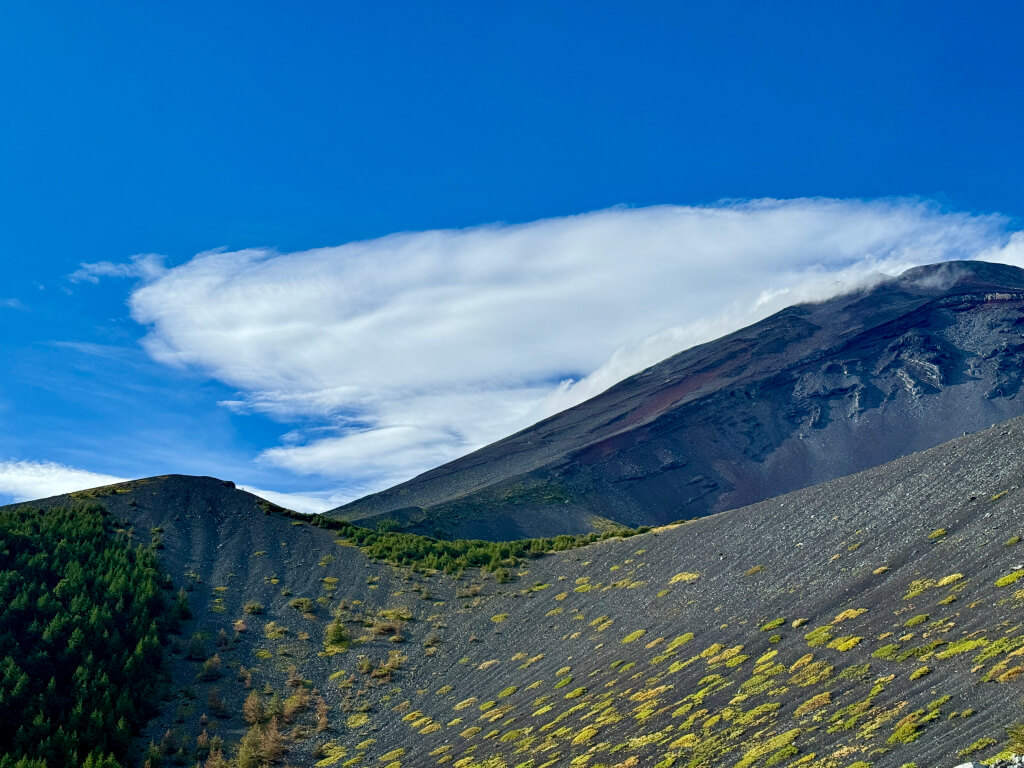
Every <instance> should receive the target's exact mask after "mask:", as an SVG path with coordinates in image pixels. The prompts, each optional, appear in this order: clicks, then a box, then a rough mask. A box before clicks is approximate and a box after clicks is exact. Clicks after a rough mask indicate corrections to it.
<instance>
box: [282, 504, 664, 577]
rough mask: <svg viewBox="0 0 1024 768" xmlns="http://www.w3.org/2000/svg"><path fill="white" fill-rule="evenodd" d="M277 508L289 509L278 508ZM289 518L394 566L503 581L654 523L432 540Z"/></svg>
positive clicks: (387, 527)
mask: <svg viewBox="0 0 1024 768" xmlns="http://www.w3.org/2000/svg"><path fill="white" fill-rule="evenodd" d="M277 509H278V511H282V512H285V510H281V509H280V508H277ZM286 514H288V515H289V516H290V517H294V518H297V519H301V520H306V521H307V522H310V523H312V524H313V525H317V526H320V527H321V528H327V529H329V530H333V531H337V532H338V534H339V536H341V537H342V538H344V539H346V540H347V541H349V542H351V543H352V544H354V545H355V546H357V547H359V548H360V549H361V550H362V551H363V552H365V553H366V555H367V556H369V557H372V558H374V559H375V560H382V561H384V562H387V563H391V564H392V565H402V566H408V567H411V568H415V569H417V570H435V571H444V572H445V573H461V572H462V571H464V570H466V569H467V568H481V569H483V570H485V571H491V572H494V573H495V574H496V575H497V576H498V577H499V580H501V577H502V576H503V575H505V574H506V573H507V571H506V569H508V568H512V567H515V566H516V565H518V564H519V563H520V562H522V561H523V560H525V559H526V558H530V557H537V556H539V555H543V554H547V553H549V552H560V551H562V550H566V549H575V548H576V547H582V546H585V545H587V544H593V543H594V542H595V541H602V540H604V539H610V538H620V539H621V538H627V537H629V536H635V535H636V534H638V533H646V532H647V531H649V530H651V529H650V528H649V527H646V526H642V527H640V528H627V527H625V526H621V527H615V528H611V529H609V530H607V531H603V532H601V533H586V534H578V535H568V534H566V535H561V536H552V537H547V538H537V539H515V540H513V541H481V540H478V539H455V540H454V541H448V540H445V539H432V538H430V537H428V536H420V535H417V534H414V533H402V532H401V531H398V530H395V525H396V524H395V523H394V521H391V520H382V521H381V523H380V524H379V525H378V526H377V528H376V529H370V528H361V527H360V526H358V525H353V524H352V523H350V522H348V521H346V520H336V519H332V518H328V517H324V516H323V515H303V514H301V513H298V512H286Z"/></svg>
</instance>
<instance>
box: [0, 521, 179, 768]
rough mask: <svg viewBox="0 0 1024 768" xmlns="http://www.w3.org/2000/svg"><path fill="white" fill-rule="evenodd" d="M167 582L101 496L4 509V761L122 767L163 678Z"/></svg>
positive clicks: (14, 765)
mask: <svg viewBox="0 0 1024 768" xmlns="http://www.w3.org/2000/svg"><path fill="white" fill-rule="evenodd" d="M167 586H169V582H168V581H167V580H166V579H165V578H164V577H163V576H161V574H160V573H159V572H158V570H157V562H156V556H155V554H154V552H153V549H152V548H151V546H150V545H149V544H148V543H147V544H146V545H141V544H137V543H135V542H134V541H133V540H132V537H131V536H130V535H129V534H128V533H127V532H125V531H115V530H114V529H113V528H112V526H111V524H110V522H109V520H108V519H107V518H106V516H105V514H104V512H103V510H102V509H101V508H100V507H98V506H88V507H86V506H79V507H76V508H70V509H51V510H47V511H45V512H42V511H40V510H38V509H33V508H30V507H20V508H16V509H8V510H3V511H0V768H44V766H58V765H64V766H79V765H81V766H86V767H87V768H119V766H121V765H122V764H123V763H124V762H125V758H126V756H127V753H128V749H129V746H130V741H131V738H132V736H133V734H134V733H135V732H136V731H137V729H138V727H139V726H140V725H141V724H142V723H144V722H145V720H146V719H147V718H148V717H149V716H150V715H151V714H152V709H151V707H152V705H153V703H154V702H156V701H157V700H158V699H159V698H160V688H161V686H162V684H163V679H164V675H163V674H162V661H161V658H162V650H161V636H162V634H163V633H164V632H165V631H166V630H168V629H170V627H169V624H172V623H175V622H176V621H177V620H178V618H179V613H178V612H177V611H175V610H172V611H170V612H168V611H166V610H165V607H166V605H167V601H166V600H165V597H164V590H165V588H166V587H167Z"/></svg>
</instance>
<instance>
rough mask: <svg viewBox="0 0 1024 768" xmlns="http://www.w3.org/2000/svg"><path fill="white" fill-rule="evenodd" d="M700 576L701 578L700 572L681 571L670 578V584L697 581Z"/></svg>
mask: <svg viewBox="0 0 1024 768" xmlns="http://www.w3.org/2000/svg"><path fill="white" fill-rule="evenodd" d="M699 578H700V574H699V573H694V572H692V571H682V572H681V573H677V574H676V575H675V576H673V577H672V578H671V579H669V580H668V583H669V585H670V586H671V585H672V584H680V583H683V584H685V583H688V582H691V581H696V580H697V579H699Z"/></svg>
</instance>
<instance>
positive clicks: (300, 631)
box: [96, 420, 1024, 768]
mask: <svg viewBox="0 0 1024 768" xmlns="http://www.w3.org/2000/svg"><path fill="white" fill-rule="evenodd" d="M1022 477H1024V420H1015V421H1011V422H1009V423H1007V424H1005V425H1002V426H999V427H995V428H992V429H988V430H985V431H983V432H980V433H978V434H974V435H970V436H967V437H963V438H960V439H957V440H955V441H952V442H950V443H947V444H944V445H941V446H939V447H937V448H935V449H932V450H930V451H927V452H923V453H919V454H914V455H911V456H908V457H906V458H903V459H900V460H898V461H896V462H893V463H890V464H886V465H883V466H880V467H877V468H874V469H871V470H868V471H866V472H863V473H860V474H857V475H853V476H850V477H845V478H842V479H839V480H835V481H832V482H829V483H826V484H823V485H820V486H816V487H812V488H807V489H804V490H801V491H797V492H795V493H792V494H789V495H787V496H783V497H780V498H776V499H772V500H769V501H765V502H762V503H760V504H756V505H753V506H749V507H745V508H742V509H738V510H734V511H731V512H726V513H722V514H718V515H714V516H710V517H706V518H702V519H699V520H696V521H693V522H691V523H686V524H680V525H673V526H669V527H666V528H661V529H658V530H655V531H652V532H650V533H648V534H644V535H641V536H635V537H632V538H629V539H624V540H614V539H612V540H608V541H604V542H600V543H597V544H593V545H590V546H588V547H584V548H581V549H575V550H571V551H568V552H563V553H558V554H554V555H547V556H543V557H539V558H537V559H532V560H527V561H525V562H523V563H521V564H520V566H519V569H518V573H517V575H516V576H515V577H514V578H513V579H512V580H511V581H509V582H508V583H504V584H503V583H498V582H497V581H495V580H494V579H493V578H490V577H486V578H484V577H482V575H481V574H479V573H475V572H473V571H469V572H467V573H466V574H464V575H463V576H462V578H461V579H459V580H456V579H453V578H451V577H448V576H444V575H440V574H435V575H430V576H428V575H425V574H421V573H415V572H413V571H411V570H409V569H396V568H393V567H391V566H388V565H386V564H382V563H375V562H370V561H368V560H367V559H366V558H365V556H364V555H363V553H362V552H361V551H359V550H358V549H356V548H354V547H352V546H345V545H344V544H345V542H344V541H342V542H338V541H336V540H335V535H334V534H333V533H332V532H331V531H328V530H324V529H322V528H319V527H315V526H313V525H310V524H308V523H302V522H301V521H299V520H292V519H290V518H288V517H287V516H284V515H281V514H278V513H277V512H275V511H274V510H273V509H272V508H270V507H269V505H266V503H265V502H263V503H262V505H261V503H260V502H259V500H256V499H255V498H254V497H251V496H249V495H248V494H243V493H242V492H239V491H235V490H232V489H231V488H228V487H225V486H224V485H223V484H221V483H219V482H218V481H214V480H212V479H192V478H162V479H154V480H151V481H148V482H146V483H142V484H137V485H132V486H129V487H123V488H117V489H106V490H101V491H100V492H98V493H96V497H97V499H98V500H99V501H101V502H103V503H105V504H107V506H108V508H109V509H110V510H111V512H112V514H114V515H115V516H123V517H124V518H125V519H126V520H128V519H130V520H131V521H132V522H133V523H134V525H135V530H136V531H143V530H146V529H148V528H162V529H163V531H162V532H159V531H158V532H157V535H160V536H161V537H162V540H163V543H164V549H162V550H161V557H162V559H163V561H164V566H165V568H166V569H167V570H168V571H169V572H170V573H171V574H172V576H173V577H174V579H175V580H176V581H181V582H184V583H189V584H191V585H192V590H191V592H190V604H191V605H192V608H193V611H194V613H195V614H196V619H195V623H194V626H193V627H192V628H190V629H189V630H187V631H186V636H183V637H182V639H181V641H180V643H179V648H178V651H179V653H178V654H177V655H176V656H175V658H176V659H177V661H176V662H175V664H174V675H175V680H176V684H175V689H174V695H175V698H174V700H172V701H170V702H168V704H167V706H166V708H165V713H164V715H163V716H162V718H161V719H158V721H156V722H155V723H154V725H153V727H152V729H151V732H152V734H153V735H154V737H155V738H157V739H160V738H161V734H165V735H164V736H163V745H164V751H165V752H166V753H168V754H169V755H173V754H175V752H176V750H178V749H180V750H181V753H180V758H181V759H182V760H191V759H193V757H194V756H195V755H196V754H198V755H199V756H203V755H204V754H205V753H204V750H208V749H209V743H210V740H209V738H207V737H209V736H210V735H217V736H219V737H221V738H224V739H225V740H226V741H227V742H228V743H230V742H231V741H232V740H235V739H238V738H240V737H241V735H242V734H243V733H244V732H245V729H246V728H247V724H246V723H245V722H244V714H246V713H247V714H250V715H252V717H251V718H250V719H252V720H253V721H254V722H256V725H255V726H254V727H253V728H252V729H251V733H255V734H257V735H258V736H261V738H263V741H264V742H266V743H271V742H275V734H278V735H280V736H281V739H280V741H279V745H280V746H282V747H287V749H288V750H289V751H288V755H287V760H288V761H289V763H290V764H292V765H311V764H314V763H315V764H316V765H322V766H328V765H339V766H342V765H360V766H371V765H373V766H387V767H388V768H411V767H412V766H416V768H421V767H422V766H431V765H451V766H458V768H470V767H472V768H541V766H544V767H545V768H555V767H556V766H559V767H560V766H570V765H571V766H587V767H588V768H602V767H611V766H618V767H619V768H630V767H631V766H655V765H657V766H661V767H662V768H667V767H668V766H691V767H693V768H696V767H697V766H736V767H737V768H744V767H748V766H761V765H779V766H797V765H800V766H816V767H817V768H828V767H830V766H832V767H834V768H848V767H849V766H858V768H864V766H865V765H868V766H875V767H877V768H898V767H899V766H903V765H905V764H908V763H913V764H916V765H917V766H920V768H928V767H930V766H936V767H939V766H952V765H955V764H957V763H959V762H962V759H961V757H960V755H961V754H964V755H968V756H971V757H974V758H975V759H979V758H983V757H988V756H991V755H993V754H995V753H997V752H999V751H1000V750H1002V749H1004V748H1005V746H1006V744H1007V741H1006V739H1007V735H1006V727H1007V726H1009V725H1011V724H1014V723H1019V722H1021V721H1022V720H1024V709H1022V708H1021V704H1020V702H1021V698H1022V694H1024V689H1022V684H1024V624H1022V620H1021V618H1020V616H1021V611H1020V609H1021V605H1022V603H1024V550H1022V549H1021V545H1020V544H1019V543H1018V542H1019V537H1020V535H1021V534H1022V533H1024V530H1022V529H1024V522H1022V519H1024V518H1022V515H1021V513H1022V511H1024V492H1022V490H1021V488H1020V485H1021V478H1022ZM115 491H121V492H115ZM339 543H340V544H341V546H339ZM1018 579H1020V580H1019V581H1018ZM296 598H307V599H308V602H307V603H300V604H299V606H298V607H297V608H296V607H292V604H291V601H292V600H295V599H296ZM253 602H258V603H260V604H261V608H260V610H261V612H260V613H253V612H247V610H246V605H247V604H248V603H253ZM239 622H241V623H239ZM332 627H333V628H337V627H340V628H341V629H340V631H336V629H334V630H332ZM221 630H223V633H222V634H220V640H219V643H218V639H217V638H218V634H219V633H221ZM191 631H198V632H200V633H201V634H200V636H199V639H198V640H192V641H189V640H187V639H186V638H187V633H188V632H191ZM332 632H333V640H334V641H335V642H334V643H333V644H331V643H330V642H329V643H328V645H325V639H327V638H329V636H331V635H332ZM203 638H206V639H205V640H204V639H203ZM204 643H205V645H206V647H205V648H199V649H193V648H192V647H191V646H192V645H193V644H198V645H202V644H204ZM192 650H196V653H193V654H191V655H192V656H194V657H195V660H192V661H190V660H188V659H187V656H188V655H189V653H190V651H192ZM214 652H216V653H217V657H218V663H216V664H214V663H212V662H211V661H210V660H209V658H206V660H204V658H203V657H204V656H205V657H209V655H210V654H213V653H214ZM211 691H213V695H211ZM253 691H256V692H258V696H257V697H256V698H259V699H260V702H259V704H260V708H256V707H255V705H253V706H250V707H247V708H245V709H244V711H243V707H242V701H243V699H244V698H245V697H246V696H250V695H251V694H252V692H253ZM275 694H276V695H277V697H278V698H277V703H276V704H275V703H273V702H274V695H275ZM214 710H216V711H214ZM218 714H219V715H220V716H219V717H218V716H217V715H218ZM204 728H205V733H206V737H202V736H201V737H200V739H199V743H198V744H197V741H196V737H197V735H199V734H201V733H202V732H203V729H204ZM248 738H249V742H251V743H252V744H256V743H257V741H258V740H257V739H256V738H255V737H248ZM261 743H262V742H261ZM257 746H258V745H257ZM197 750H198V753H197ZM158 751H159V750H158ZM228 753H229V754H230V750H228ZM246 754H248V753H246ZM243 757H244V754H243ZM240 764H243V765H244V764H248V765H256V764H258V759H257V761H256V762H252V763H240Z"/></svg>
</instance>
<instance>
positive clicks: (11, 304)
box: [0, 299, 28, 312]
mask: <svg viewBox="0 0 1024 768" xmlns="http://www.w3.org/2000/svg"><path fill="white" fill-rule="evenodd" d="M0 307H2V308H3V309H17V310H19V311H21V312H25V311H27V310H28V307H26V306H25V305H24V304H23V303H22V302H21V301H19V300H18V299H0Z"/></svg>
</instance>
